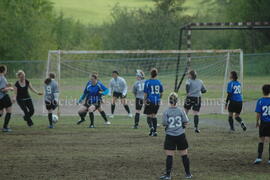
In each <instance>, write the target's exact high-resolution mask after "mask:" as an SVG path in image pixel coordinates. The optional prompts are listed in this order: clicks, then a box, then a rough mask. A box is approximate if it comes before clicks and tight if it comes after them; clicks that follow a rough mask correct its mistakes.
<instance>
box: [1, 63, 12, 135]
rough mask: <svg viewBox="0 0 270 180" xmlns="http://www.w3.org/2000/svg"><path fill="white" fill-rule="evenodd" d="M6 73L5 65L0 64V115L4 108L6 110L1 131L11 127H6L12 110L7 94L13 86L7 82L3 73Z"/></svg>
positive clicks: (6, 130) (9, 130) (8, 130)
mask: <svg viewBox="0 0 270 180" xmlns="http://www.w3.org/2000/svg"><path fill="white" fill-rule="evenodd" d="M6 73H7V67H6V66H5V65H0V117H1V116H2V115H3V113H4V110H5V111H6V115H5V120H4V125H3V129H2V131H3V132H11V129H10V128H9V127H8V124H9V121H10V117H11V110H12V102H11V99H10V97H9V95H8V92H9V91H13V87H12V86H11V85H10V84H9V83H8V82H7V79H6V78H5V75H6Z"/></svg>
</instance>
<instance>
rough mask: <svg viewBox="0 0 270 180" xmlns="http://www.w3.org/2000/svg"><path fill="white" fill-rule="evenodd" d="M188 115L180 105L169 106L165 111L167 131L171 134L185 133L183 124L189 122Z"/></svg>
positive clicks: (164, 121) (164, 123)
mask: <svg viewBox="0 0 270 180" xmlns="http://www.w3.org/2000/svg"><path fill="white" fill-rule="evenodd" d="M188 121H189V120H188V117H187V114H186V113H185V111H184V110H183V109H180V108H178V107H169V108H168V109H167V110H166V111H165V112H164V113H163V123H162V124H163V125H164V126H166V128H165V131H166V134H167V135H170V136H180V135H181V134H184V133H185V129H184V128H183V124H184V123H187V122H188Z"/></svg>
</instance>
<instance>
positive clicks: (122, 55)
mask: <svg viewBox="0 0 270 180" xmlns="http://www.w3.org/2000/svg"><path fill="white" fill-rule="evenodd" d="M190 56H191V61H190V62H189V66H190V67H189V68H190V69H194V70H196V71H197V73H198V78H199V79H202V80H203V81H204V83H205V85H206V87H207V89H208V93H207V94H206V95H204V98H203V99H205V100H207V101H210V100H211V101H214V100H213V99H215V101H216V102H214V103H213V102H211V103H210V104H212V105H209V104H208V102H207V101H206V102H205V103H206V104H205V105H203V106H204V107H203V108H202V109H203V110H202V112H203V113H223V112H224V111H223V109H224V101H225V96H226V88H225V87H226V84H227V82H228V81H229V77H228V76H229V72H230V71H232V70H235V71H237V72H238V73H239V79H240V81H241V82H242V83H243V51H242V50H241V49H225V50H104V51H77V50H72V51H65V50H51V51H49V53H48V61H47V68H46V76H48V73H49V72H54V73H55V74H56V76H57V81H58V84H59V87H60V102H59V104H60V107H61V114H63V115H76V114H77V109H78V107H76V100H77V99H78V98H79V97H80V95H81V94H82V92H83V88H84V87H85V84H86V83H87V81H88V80H89V75H90V74H91V73H93V72H97V73H98V74H99V79H100V80H101V81H102V83H103V84H104V85H106V86H108V84H109V80H110V79H111V73H112V71H113V70H118V71H119V73H120V76H122V77H124V78H125V79H126V81H127V84H128V87H129V88H128V101H129V103H131V106H134V102H132V101H133V100H134V96H133V95H132V92H131V91H132V85H133V83H134V82H135V81H136V77H135V72H136V70H137V69H141V70H143V71H144V72H145V74H146V78H149V76H150V75H149V71H150V69H151V68H154V67H155V68H157V69H158V72H159V77H158V78H159V79H160V80H161V81H162V83H163V84H164V87H165V92H164V98H163V104H162V105H161V109H163V107H164V108H165V107H166V106H167V103H165V101H166V100H167V96H168V94H169V93H170V92H172V91H174V85H175V75H176V73H177V72H178V73H183V72H184V71H185V68H186V67H187V62H188V61H189V60H188V57H190ZM179 57H180V63H178V60H179ZM177 64H178V66H177ZM185 78H187V77H185ZM179 95H180V97H181V102H180V103H182V104H183V101H184V97H185V88H184V87H181V88H180V91H179ZM104 99H105V103H104V104H103V107H104V109H105V111H107V113H110V98H109V97H105V98H104ZM215 103H216V104H217V105H215ZM210 106H211V107H210ZM131 108H132V109H134V108H133V107H131ZM117 109H120V108H117ZM58 111H59V112H58V113H59V114H60V109H59V110H58ZM160 112H162V110H161V111H160ZM116 113H118V114H122V113H124V112H120V111H119V112H116Z"/></svg>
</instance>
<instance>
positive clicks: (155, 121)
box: [152, 118, 157, 132]
mask: <svg viewBox="0 0 270 180" xmlns="http://www.w3.org/2000/svg"><path fill="white" fill-rule="evenodd" d="M152 122H153V128H154V132H157V118H152Z"/></svg>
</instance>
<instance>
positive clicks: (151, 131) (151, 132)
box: [149, 128, 154, 136]
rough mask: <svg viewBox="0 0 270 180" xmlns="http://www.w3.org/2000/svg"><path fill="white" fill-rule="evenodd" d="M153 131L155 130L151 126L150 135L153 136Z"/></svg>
mask: <svg viewBox="0 0 270 180" xmlns="http://www.w3.org/2000/svg"><path fill="white" fill-rule="evenodd" d="M153 132H154V129H153V128H151V129H150V132H149V136H153Z"/></svg>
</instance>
